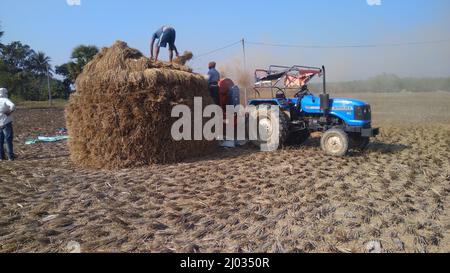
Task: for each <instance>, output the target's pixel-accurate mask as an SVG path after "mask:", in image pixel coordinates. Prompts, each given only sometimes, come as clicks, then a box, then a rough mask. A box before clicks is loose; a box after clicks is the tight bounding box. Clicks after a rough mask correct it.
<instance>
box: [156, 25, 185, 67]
mask: <svg viewBox="0 0 450 273" xmlns="http://www.w3.org/2000/svg"><path fill="white" fill-rule="evenodd" d="M175 39H176V31H175V29H174V28H173V27H171V26H162V27H161V28H159V29H158V30H157V31H156V32H155V33H154V34H153V36H152V41H151V43H150V59H151V60H153V56H154V57H155V61H157V60H158V57H159V51H160V48H161V47H164V48H165V47H167V45H169V58H170V63H172V61H173V52H174V51H175V54H176V56H177V57H179V56H180V54H179V53H178V49H177V47H176V46H175ZM156 40H158V41H157V43H156V45H155V42H156ZM154 51H155V52H154ZM153 53H154V54H153Z"/></svg>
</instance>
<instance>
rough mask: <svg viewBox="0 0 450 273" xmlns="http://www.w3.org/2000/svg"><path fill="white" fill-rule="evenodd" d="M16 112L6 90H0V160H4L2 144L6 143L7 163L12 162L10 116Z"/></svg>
mask: <svg viewBox="0 0 450 273" xmlns="http://www.w3.org/2000/svg"><path fill="white" fill-rule="evenodd" d="M15 110H16V106H15V105H14V103H12V101H11V100H9V99H8V90H7V89H6V88H0V157H1V158H0V160H3V159H5V158H4V154H5V151H4V147H3V143H4V142H6V149H7V152H8V153H7V156H8V160H9V161H13V160H14V150H13V137H14V135H13V126H12V117H11V114H12V113H13V112H14V111H15Z"/></svg>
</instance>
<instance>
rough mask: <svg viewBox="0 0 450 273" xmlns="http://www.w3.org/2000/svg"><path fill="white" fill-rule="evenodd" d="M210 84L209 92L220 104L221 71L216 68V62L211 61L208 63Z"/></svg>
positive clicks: (215, 101)
mask: <svg viewBox="0 0 450 273" xmlns="http://www.w3.org/2000/svg"><path fill="white" fill-rule="evenodd" d="M208 68H209V70H208V86H209V93H210V95H211V97H212V98H213V101H214V103H215V104H217V105H219V80H220V73H219V71H217V69H216V63H215V62H210V63H209V65H208Z"/></svg>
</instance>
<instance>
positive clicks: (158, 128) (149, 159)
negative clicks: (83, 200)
mask: <svg viewBox="0 0 450 273" xmlns="http://www.w3.org/2000/svg"><path fill="white" fill-rule="evenodd" d="M76 86H77V92H76V94H74V95H73V96H72V97H71V99H70V102H69V105H68V107H67V108H66V120H67V127H68V130H69V134H70V137H71V138H70V141H69V147H70V152H71V158H72V160H73V162H75V163H76V164H77V165H80V166H83V167H90V168H109V169H110V168H128V167H138V166H145V165H148V164H152V163H171V162H179V161H181V160H184V159H186V158H190V157H197V156H201V155H205V154H208V153H211V152H212V151H213V150H214V149H215V143H213V142H207V141H180V142H176V141H174V140H173V139H172V137H171V134H170V131H171V126H172V124H173V122H174V121H175V120H176V119H174V118H171V117H170V114H171V110H172V107H173V106H174V105H176V104H185V105H188V106H189V107H190V108H191V109H193V102H194V100H193V99H194V96H196V97H203V102H204V104H205V103H206V104H210V103H212V101H211V99H210V98H209V96H208V88H207V83H206V81H205V80H204V79H203V77H202V76H200V75H196V74H193V73H192V72H191V70H190V69H189V68H188V67H186V66H179V65H176V64H174V65H170V64H167V63H162V62H157V63H155V62H150V61H149V59H147V58H146V57H144V56H143V55H142V54H141V53H140V52H139V51H138V50H135V49H131V48H129V47H128V46H127V44H126V43H124V42H120V41H118V42H116V43H115V44H114V45H113V46H112V47H110V48H104V49H103V50H102V51H101V52H100V53H99V54H97V56H96V57H95V58H94V60H92V61H91V62H90V63H89V64H87V65H86V67H85V68H84V70H83V73H82V74H81V75H80V76H79V77H78V79H77V82H76Z"/></svg>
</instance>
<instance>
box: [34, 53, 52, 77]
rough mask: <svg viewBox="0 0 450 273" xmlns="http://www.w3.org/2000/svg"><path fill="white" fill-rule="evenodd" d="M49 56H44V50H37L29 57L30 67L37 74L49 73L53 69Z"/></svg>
mask: <svg viewBox="0 0 450 273" xmlns="http://www.w3.org/2000/svg"><path fill="white" fill-rule="evenodd" d="M50 62H51V58H50V57H48V56H46V55H45V53H44V52H42V51H39V52H38V53H34V54H33V56H32V57H31V69H32V70H33V72H35V73H36V74H38V75H39V76H43V75H47V74H51V72H52V71H53V69H52V68H51V65H50Z"/></svg>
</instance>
